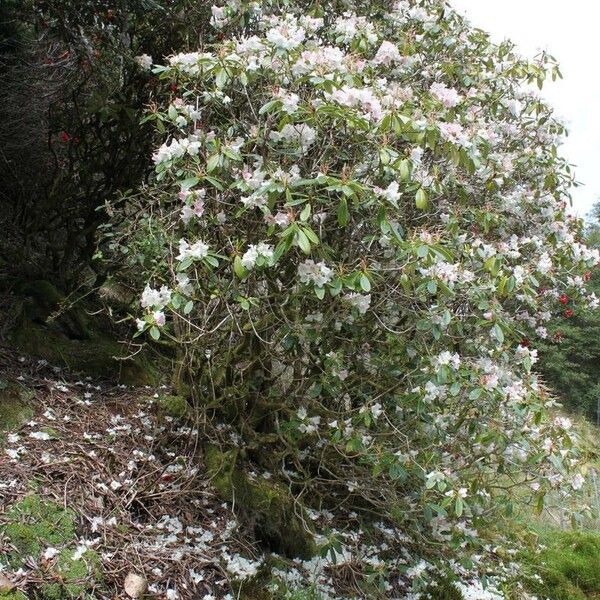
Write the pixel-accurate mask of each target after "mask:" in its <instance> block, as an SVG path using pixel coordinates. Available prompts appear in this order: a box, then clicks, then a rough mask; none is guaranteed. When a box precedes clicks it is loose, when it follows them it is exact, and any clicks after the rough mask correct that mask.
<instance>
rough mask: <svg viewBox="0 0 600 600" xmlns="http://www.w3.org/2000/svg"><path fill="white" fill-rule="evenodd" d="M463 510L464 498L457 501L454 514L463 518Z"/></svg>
mask: <svg viewBox="0 0 600 600" xmlns="http://www.w3.org/2000/svg"><path fill="white" fill-rule="evenodd" d="M463 508H464V505H463V501H462V498H460V497H458V498H457V499H456V502H455V503H454V512H455V513H456V516H457V517H461V516H462V514H463Z"/></svg>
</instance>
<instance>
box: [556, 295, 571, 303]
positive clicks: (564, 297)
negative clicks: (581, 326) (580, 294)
mask: <svg viewBox="0 0 600 600" xmlns="http://www.w3.org/2000/svg"><path fill="white" fill-rule="evenodd" d="M558 301H559V302H560V303H561V304H568V302H569V297H568V296H567V295H566V294H563V295H562V296H561V297H560V298H559V299H558Z"/></svg>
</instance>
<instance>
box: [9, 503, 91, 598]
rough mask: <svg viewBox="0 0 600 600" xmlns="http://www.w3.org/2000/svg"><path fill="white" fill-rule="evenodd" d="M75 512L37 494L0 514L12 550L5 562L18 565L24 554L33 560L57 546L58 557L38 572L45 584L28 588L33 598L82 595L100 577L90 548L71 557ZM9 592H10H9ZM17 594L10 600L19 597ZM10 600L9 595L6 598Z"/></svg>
mask: <svg viewBox="0 0 600 600" xmlns="http://www.w3.org/2000/svg"><path fill="white" fill-rule="evenodd" d="M75 516H76V515H75V512H74V511H72V510H71V509H68V508H66V509H65V508H62V507H61V506H59V505H58V504H56V503H54V502H48V501H43V500H42V499H41V498H40V497H39V496H37V495H31V496H26V497H25V498H23V499H22V500H20V501H19V502H17V503H16V504H14V505H13V506H12V507H11V508H10V509H9V510H8V512H7V513H6V514H5V515H4V516H3V521H4V522H5V524H4V525H3V526H2V528H1V530H2V533H4V535H6V537H7V538H8V540H9V542H10V544H11V545H12V546H14V548H15V551H14V552H11V553H10V554H9V555H8V556H7V560H8V564H10V565H11V566H12V567H13V568H15V569H16V568H19V567H21V566H22V565H23V561H24V560H25V559H26V558H27V557H30V556H32V557H34V559H37V558H38V557H39V555H40V553H41V552H43V551H44V550H45V549H46V548H48V547H54V548H61V550H60V553H59V554H58V556H57V557H56V558H55V559H54V560H53V561H52V562H51V563H50V564H49V565H48V566H47V567H46V568H44V569H43V571H42V572H41V573H40V576H41V577H42V578H43V579H45V580H47V581H48V582H47V583H43V584H40V585H39V586H37V587H36V588H34V589H33V590H32V594H33V595H32V596H31V597H33V598H39V599H40V600H41V599H43V600H63V599H64V600H66V599H70V598H83V597H85V595H86V593H87V592H88V591H89V590H90V589H92V586H93V585H96V584H97V583H99V582H100V581H101V580H102V572H101V568H100V567H101V562H100V558H99V556H98V555H97V554H96V553H95V552H93V551H92V550H87V551H86V552H84V554H83V555H82V557H81V558H79V559H77V560H75V559H73V553H74V552H75V549H76V544H75V540H76V531H75ZM11 593H12V592H11ZM19 598H20V597H19V596H17V597H16V598H15V599H14V600H19ZM9 599H10V600H13V599H12V598H11V596H10V595H9V596H8V597H7V598H6V599H4V597H2V596H0V600H9Z"/></svg>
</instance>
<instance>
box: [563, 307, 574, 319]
mask: <svg viewBox="0 0 600 600" xmlns="http://www.w3.org/2000/svg"><path fill="white" fill-rule="evenodd" d="M572 316H573V311H572V310H571V309H570V308H567V310H565V319H568V318H570V317H572Z"/></svg>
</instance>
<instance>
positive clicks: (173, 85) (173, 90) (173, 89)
mask: <svg viewBox="0 0 600 600" xmlns="http://www.w3.org/2000/svg"><path fill="white" fill-rule="evenodd" d="M178 89H179V87H178V86H177V84H176V83H172V84H171V91H172V92H176V91H177V90H178Z"/></svg>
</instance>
